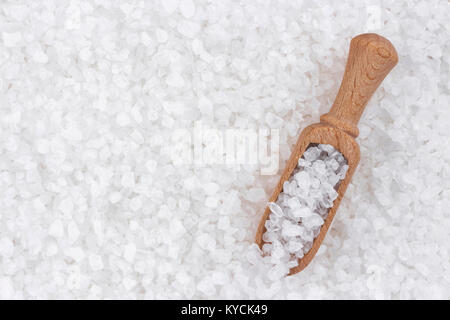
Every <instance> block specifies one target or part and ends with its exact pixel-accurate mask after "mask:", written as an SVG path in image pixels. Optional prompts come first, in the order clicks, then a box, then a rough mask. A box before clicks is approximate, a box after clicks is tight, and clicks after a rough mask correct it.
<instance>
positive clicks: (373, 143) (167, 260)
mask: <svg viewBox="0 0 450 320" xmlns="http://www.w3.org/2000/svg"><path fill="white" fill-rule="evenodd" d="M371 4H372V5H371ZM373 4H374V5H375V7H374V6H373ZM373 9H375V10H373ZM380 12H381V17H380V16H377V13H380ZM448 12H449V5H448V1H445V0H435V1H432V2H430V1H425V0H408V1H406V0H399V1H356V0H348V1H339V2H337V1H331V0H323V1H270V4H269V1H227V2H226V3H225V2H224V1H197V0H192V1H191V0H155V1H154V3H153V2H152V3H150V1H133V0H121V1H58V0H46V1H26V0H15V1H0V21H2V30H1V32H0V68H1V72H0V95H1V98H2V103H1V104H0V108H1V117H0V298H2V299H3V298H4V299H21V298H25V299H86V298H95V299H124V298H126V299H165V298H166V299H167V298H169V299H171V298H172V299H186V298H188V299H189V298H193V299H286V298H287V299H292V298H294V299H308V298H320V299H373V298H378V297H384V298H387V299H419V298H420V299H423V298H440V299H446V300H448V299H450V276H449V275H450V259H449V243H450V234H449V232H448V230H450V229H449V228H450V224H449V223H450V215H449V208H450V179H449V174H450V173H449V165H448V164H449V163H450V143H449V141H448V140H449V138H448V136H449V132H448V124H449V123H450V112H449V110H450V109H449V108H448V106H449V104H450V102H449V92H448V85H447V84H448V83H449V63H448V57H449V47H448V25H449V24H448V16H449V13H448ZM374 13H375V15H374ZM368 16H369V18H370V17H372V18H373V17H374V16H375V19H367V18H368ZM379 18H381V20H380V19H379ZM377 20H378V21H377ZM317 21H320V23H316V22H317ZM379 22H381V24H380V23H379ZM361 32H376V33H380V34H382V35H383V36H385V37H386V38H388V39H389V40H390V41H391V42H392V43H393V45H394V46H395V47H396V49H397V51H398V54H399V63H398V65H397V66H396V67H395V68H394V69H393V71H392V72H391V73H390V74H389V75H388V76H387V78H386V79H385V80H384V81H383V83H382V84H381V85H380V87H379V88H378V89H377V91H376V92H375V94H374V96H373V97H372V99H371V100H370V102H369V104H368V106H367V108H366V110H365V111H364V114H363V116H362V118H361V120H360V121H359V124H358V127H359V130H360V134H359V136H358V138H357V142H358V144H359V146H360V148H361V160H360V162H359V165H358V169H357V171H356V172H355V175H354V176H353V178H352V181H351V183H350V184H349V186H348V189H347V191H346V196H345V198H344V199H343V201H342V203H341V205H340V209H339V214H338V215H337V216H336V218H335V220H334V224H335V225H334V227H333V228H332V230H331V231H330V232H329V233H328V234H327V237H326V238H325V240H324V243H323V244H322V246H321V248H320V249H319V252H318V254H317V256H316V257H315V258H314V261H313V263H311V264H310V265H309V266H308V268H306V269H305V270H304V271H302V272H301V273H299V274H296V275H294V276H291V277H284V276H283V275H284V274H285V272H286V271H287V270H288V269H289V268H290V267H291V265H290V263H295V262H296V261H290V260H289V259H290V257H289V255H287V254H284V255H283V254H282V255H279V256H278V255H277V258H276V259H275V257H271V256H270V255H264V254H263V251H264V252H269V251H271V250H272V247H273V245H272V243H266V244H265V245H264V246H263V248H262V249H260V248H259V247H258V246H257V245H255V244H254V235H255V229H256V225H257V223H258V221H259V218H260V217H261V214H262V211H263V210H264V206H265V199H266V196H267V195H266V196H263V197H262V200H257V199H261V196H262V194H263V192H262V190H264V191H265V192H268V191H270V190H272V188H273V187H274V185H275V184H276V183H277V181H278V179H279V174H280V173H281V172H280V170H278V171H277V169H279V167H283V165H282V164H283V163H284V162H285V161H286V160H287V157H288V156H289V154H290V150H291V148H292V146H293V145H294V144H295V140H296V139H297V137H298V133H299V132H300V130H301V129H302V128H304V127H306V126H307V125H309V124H311V123H313V122H316V121H319V117H320V114H322V113H324V112H327V111H328V110H329V107H330V106H331V103H332V101H331V100H332V99H333V98H334V95H335V94H336V92H337V91H338V89H339V85H340V81H341V78H342V72H343V71H344V69H345V63H346V58H347V57H346V55H347V54H348V45H349V43H350V39H351V37H352V36H354V35H357V34H359V33H361ZM44 55H45V56H44ZM169 75H172V76H170V77H169ZM180 77H182V80H181V78H180ZM197 121H201V122H203V123H204V124H205V126H206V127H208V128H211V129H214V130H216V129H217V130H219V132H221V133H224V132H225V131H224V130H226V129H250V130H255V132H258V130H259V129H264V130H265V129H270V128H272V129H275V130H278V132H279V139H278V140H277V141H276V143H277V145H279V153H278V155H279V159H278V158H277V159H276V161H275V162H274V164H275V172H276V173H273V174H272V175H268V176H267V175H266V176H264V175H262V174H261V170H260V169H261V168H263V167H265V165H266V163H265V164H264V165H263V164H262V162H261V163H260V162H258V165H257V166H246V165H244V166H239V168H238V169H236V166H232V167H230V166H227V165H223V164H216V163H213V164H207V163H203V164H201V165H200V166H197V165H193V164H192V163H183V164H182V166H179V167H177V166H174V163H173V162H172V161H171V159H170V153H171V150H170V147H171V143H170V139H171V137H172V134H173V131H174V130H175V129H182V130H187V132H189V133H190V134H191V135H192V136H193V134H194V132H193V128H195V125H196V122H197ZM268 134H269V133H267V135H263V136H264V137H266V136H268ZM263 147H264V146H263ZM268 147H269V146H268ZM267 149H268V151H269V149H271V148H267ZM258 150H259V147H258ZM326 151H328V150H326ZM260 155H261V154H260V153H259V151H258V159H259V156H260ZM334 160H335V162H333V161H332V162H331V164H330V166H331V168H333V170H336V171H335V172H337V170H338V168H339V167H341V168H342V169H345V167H342V161H343V160H344V159H343V158H342V157H337V158H336V159H334ZM277 164H278V166H277ZM298 164H299V166H301V167H302V168H309V167H311V166H312V163H311V162H309V161H306V160H305V159H299V163H298ZM299 169H300V168H299ZM299 173H305V175H303V176H301V175H297V176H296V177H297V178H298V179H297V185H298V186H299V187H300V189H301V190H302V192H301V194H300V195H301V196H302V199H301V200H300V203H304V202H305V203H306V204H307V205H306V206H304V207H302V209H298V210H287V211H286V212H284V211H285V210H284V209H285V206H281V207H280V211H281V212H282V214H289V219H285V218H283V219H284V220H281V218H280V219H279V220H281V221H285V220H287V221H289V222H290V223H291V224H293V223H292V221H295V220H301V219H303V218H306V217H309V216H311V215H313V214H315V215H317V214H318V215H319V216H320V217H321V218H322V219H323V220H325V219H326V218H325V217H326V215H327V212H328V209H327V208H325V206H324V207H323V208H322V205H321V206H320V212H319V213H317V212H314V211H311V209H309V208H310V207H311V208H313V207H314V205H315V202H316V201H315V199H314V198H312V197H311V196H310V194H309V192H313V191H314V190H315V192H317V187H318V186H319V185H321V181H320V180H318V179H316V178H315V177H314V178H310V177H309V175H307V174H306V171H305V170H299ZM341 176H342V173H335V174H331V175H330V176H329V177H327V179H326V181H327V182H328V183H329V184H330V185H332V186H333V185H335V184H337V183H338V181H339V179H340V177H341ZM306 177H307V179H306ZM322 182H323V181H322ZM288 188H289V187H288ZM250 189H256V190H258V191H255V190H254V191H252V192H249V191H250ZM293 190H294V191H295V190H296V189H295V188H293ZM303 190H308V194H304V193H303ZM335 191H336V190H334V188H329V187H327V192H328V193H329V196H328V198H327V201H324V205H326V204H327V203H328V205H329V203H330V201H331V199H333V198H334V196H335V195H333V193H334V192H335ZM312 194H314V192H313V193H312ZM208 197H211V198H208ZM291 197H292V196H290V195H289V194H286V195H285V198H286V199H289V198H291ZM207 198H208V200H207ZM281 198H282V197H281V196H280V200H281ZM66 199H70V202H71V204H70V202H69V201H65V200H66ZM132 199H136V200H134V201H132ZM137 199H139V200H137ZM250 199H252V200H253V201H250ZM295 203H296V202H292V205H295ZM289 209H290V208H289ZM274 217H275V215H274ZM281 217H283V215H281ZM314 220H317V221H319V219H317V218H314V219H313V220H312V221H311V224H314V223H317V222H316V221H314ZM172 222H173V223H172ZM267 223H268V225H270V224H272V225H273V229H274V230H273V231H274V233H273V235H272V236H274V237H275V239H279V238H280V237H281V232H282V231H281V226H282V223H279V221H277V220H276V219H272V221H267ZM75 224H76V228H75V227H74V226H75ZM301 227H302V229H301V230H300V229H298V228H294V229H292V228H290V227H288V228H287V231H288V232H290V233H293V234H296V233H298V232H300V238H301V240H297V239H296V237H298V236H295V237H289V240H288V241H287V247H288V248H290V249H289V250H290V251H293V252H296V253H297V254H296V256H297V257H301V256H302V254H303V251H304V250H306V249H305V248H308V247H310V246H311V244H312V240H313V239H314V236H315V235H316V234H317V232H318V231H320V227H316V229H315V230H306V228H305V226H301ZM322 227H323V226H322ZM76 229H78V232H77V231H76ZM314 231H315V232H314ZM305 242H306V243H305ZM130 243H133V244H134V245H135V247H136V251H135V253H134V255H133V252H134V249H133V248H131V247H130V248H131V250H130V251H128V253H127V254H126V255H124V252H125V246H126V245H128V244H130ZM325 245H326V250H324V248H325ZM285 246H286V244H285ZM285 246H283V248H284V247H285ZM69 248H78V249H76V250H69V251H67V250H68V249H69ZM80 250H82V251H80ZM277 250H278V251H279V249H277ZM289 250H288V252H289ZM321 252H322V254H320V253H321ZM247 253H248V254H247ZM67 254H70V255H71V256H69V255H67ZM83 254H84V255H85V257H84V259H81V257H82V256H83ZM74 257H75V258H76V259H77V260H76V259H74ZM255 257H256V258H255ZM133 258H134V259H133ZM129 261H132V262H129ZM274 263H275V264H277V263H278V266H279V267H278V268H274V270H272V268H273V266H274ZM269 270H272V271H271V272H269ZM202 281H205V283H202V285H200V286H199V287H197V285H199V284H200V282H202Z"/></svg>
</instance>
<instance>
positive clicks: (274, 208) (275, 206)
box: [269, 202, 283, 217]
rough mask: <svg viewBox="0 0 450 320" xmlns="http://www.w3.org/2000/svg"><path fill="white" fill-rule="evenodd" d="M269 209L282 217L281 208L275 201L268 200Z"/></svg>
mask: <svg viewBox="0 0 450 320" xmlns="http://www.w3.org/2000/svg"><path fill="white" fill-rule="evenodd" d="M269 209H270V211H271V212H272V213H273V214H275V215H276V216H278V217H282V216H283V210H282V209H281V208H280V206H279V205H278V204H276V203H275V202H269Z"/></svg>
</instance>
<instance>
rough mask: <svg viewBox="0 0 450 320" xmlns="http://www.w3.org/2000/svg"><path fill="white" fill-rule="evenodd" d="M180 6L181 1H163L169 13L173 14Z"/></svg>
mask: <svg viewBox="0 0 450 320" xmlns="http://www.w3.org/2000/svg"><path fill="white" fill-rule="evenodd" d="M178 4H179V0H164V1H162V5H163V7H164V9H165V10H166V12H167V13H169V14H171V13H173V12H175V10H177V8H178Z"/></svg>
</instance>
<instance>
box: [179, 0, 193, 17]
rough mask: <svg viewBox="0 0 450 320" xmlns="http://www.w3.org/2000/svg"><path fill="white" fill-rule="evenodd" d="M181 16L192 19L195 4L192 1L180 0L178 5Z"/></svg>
mask: <svg viewBox="0 0 450 320" xmlns="http://www.w3.org/2000/svg"><path fill="white" fill-rule="evenodd" d="M179 9H180V11H181V14H182V15H183V16H184V17H185V18H192V17H193V16H194V13H195V4H194V1H192V0H182V1H181V2H180V4H179Z"/></svg>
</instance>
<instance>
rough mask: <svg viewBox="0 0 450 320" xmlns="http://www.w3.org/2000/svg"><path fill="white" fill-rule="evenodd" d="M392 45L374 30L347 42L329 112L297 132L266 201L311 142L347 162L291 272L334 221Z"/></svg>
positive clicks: (393, 57)
mask: <svg viewBox="0 0 450 320" xmlns="http://www.w3.org/2000/svg"><path fill="white" fill-rule="evenodd" d="M397 61H398V57H397V52H396V51H395V48H394V47H393V46H392V44H391V43H390V42H389V40H387V39H385V38H383V37H381V36H379V35H377V34H373V33H367V34H361V35H359V36H356V37H355V38H353V39H352V41H351V42H350V52H349V55H348V60H347V66H346V67H345V73H344V77H343V79H342V83H341V87H340V88H339V92H338V94H337V96H336V99H335V101H334V104H333V106H332V107H331V110H330V112H328V113H327V114H324V115H322V116H321V117H320V123H316V124H312V125H310V126H308V127H306V128H305V129H304V130H303V131H302V132H301V134H300V136H299V138H298V140H297V144H296V145H295V147H294V150H293V152H292V155H291V157H290V158H289V160H288V162H287V165H286V168H285V169H284V172H283V174H282V176H281V179H280V181H279V182H278V184H277V186H276V188H275V191H274V192H273V194H272V196H271V197H270V199H269V202H275V201H276V200H277V198H278V195H279V194H280V192H281V191H282V190H283V183H284V182H285V181H286V180H288V179H289V177H290V176H291V174H292V172H293V170H294V169H295V168H296V167H297V162H298V159H299V158H300V157H301V156H302V155H303V152H304V151H305V150H306V149H307V147H308V146H309V145H310V144H313V143H318V144H319V143H323V144H330V145H332V146H333V147H334V148H335V149H336V150H339V151H340V152H341V153H342V154H343V155H344V157H345V158H346V159H347V161H348V166H349V168H348V171H347V175H346V177H345V178H344V179H343V180H342V181H341V183H340V185H339V187H338V190H337V192H338V197H337V199H336V200H335V201H334V203H333V207H331V208H330V209H329V213H328V216H327V218H326V220H325V222H324V224H323V225H322V228H321V230H320V233H319V235H318V236H317V237H316V238H315V239H314V242H313V245H312V248H311V250H310V251H309V252H308V253H307V254H305V255H304V256H303V257H302V258H301V259H299V260H298V266H297V267H295V268H292V269H291V270H290V273H289V274H290V275H292V274H295V273H297V272H299V271H302V270H303V269H304V268H305V267H306V266H307V265H308V264H309V263H310V262H311V260H312V259H313V258H314V256H315V254H316V252H317V250H318V249H319V247H320V245H321V244H322V241H323V239H324V237H325V235H326V234H327V231H328V228H329V227H330V224H331V222H332V221H333V218H334V215H335V214H336V210H337V209H338V207H339V204H340V202H341V199H342V197H343V196H344V193H345V190H346V189H347V186H348V184H349V182H350V180H351V178H352V176H353V173H354V172H355V169H356V167H357V166H358V162H359V158H360V152H359V146H358V144H357V143H356V141H355V138H356V137H357V136H358V134H359V130H358V128H357V124H358V121H359V118H360V117H361V114H362V113H363V111H364V108H365V106H366V105H367V102H368V101H369V99H370V97H371V96H372V94H373V93H374V92H375V90H376V89H377V88H378V86H379V85H380V83H381V81H383V79H384V78H385V77H386V75H387V74H388V73H389V71H391V69H392V68H393V67H394V66H395V65H396V64H397ZM269 214H270V210H269V207H266V210H265V211H264V215H263V217H262V219H261V222H260V223H259V226H258V230H257V232H256V237H255V241H256V243H257V244H258V245H259V247H260V248H262V246H263V244H264V241H263V240H262V236H263V234H264V232H266V227H265V222H266V220H267V219H268V217H269Z"/></svg>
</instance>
